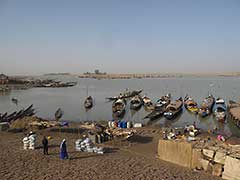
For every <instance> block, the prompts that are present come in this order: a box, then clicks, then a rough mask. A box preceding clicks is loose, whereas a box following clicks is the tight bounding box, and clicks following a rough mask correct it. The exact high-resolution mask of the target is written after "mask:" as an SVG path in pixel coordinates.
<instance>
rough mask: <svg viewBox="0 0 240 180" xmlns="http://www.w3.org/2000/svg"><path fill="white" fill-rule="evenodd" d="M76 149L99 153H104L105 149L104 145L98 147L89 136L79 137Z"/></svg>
mask: <svg viewBox="0 0 240 180" xmlns="http://www.w3.org/2000/svg"><path fill="white" fill-rule="evenodd" d="M75 145H76V150H77V151H82V152H89V153H97V154H103V153H104V150H103V148H102V147H96V146H94V144H93V143H92V141H91V140H90V139H89V138H86V139H84V140H83V139H78V140H77V141H76V142H75Z"/></svg>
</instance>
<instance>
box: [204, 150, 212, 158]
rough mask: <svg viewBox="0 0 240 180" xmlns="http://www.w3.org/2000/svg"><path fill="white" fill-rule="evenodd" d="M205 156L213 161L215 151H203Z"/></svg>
mask: <svg viewBox="0 0 240 180" xmlns="http://www.w3.org/2000/svg"><path fill="white" fill-rule="evenodd" d="M203 155H204V156H206V157H208V158H210V159H213V156H214V151H213V150H209V149H203Z"/></svg>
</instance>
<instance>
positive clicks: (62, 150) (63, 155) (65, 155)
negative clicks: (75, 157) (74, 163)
mask: <svg viewBox="0 0 240 180" xmlns="http://www.w3.org/2000/svg"><path fill="white" fill-rule="evenodd" d="M60 158H61V159H68V153H67V145H66V140H65V139H63V141H62V143H61V145H60Z"/></svg>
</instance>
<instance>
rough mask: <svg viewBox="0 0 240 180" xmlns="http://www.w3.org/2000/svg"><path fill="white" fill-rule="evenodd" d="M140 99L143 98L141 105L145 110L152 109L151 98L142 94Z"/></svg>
mask: <svg viewBox="0 0 240 180" xmlns="http://www.w3.org/2000/svg"><path fill="white" fill-rule="evenodd" d="M142 100H143V105H144V107H145V109H146V110H154V105H153V102H152V101H151V99H150V98H149V97H147V96H143V97H142Z"/></svg>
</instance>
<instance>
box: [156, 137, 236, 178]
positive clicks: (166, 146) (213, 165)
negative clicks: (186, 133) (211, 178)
mask: <svg viewBox="0 0 240 180" xmlns="http://www.w3.org/2000/svg"><path fill="white" fill-rule="evenodd" d="M158 156H159V158H160V159H161V160H164V161H168V162H171V163H174V164H177V165H180V166H184V167H188V168H191V169H198V170H204V171H207V172H209V173H211V174H212V175H215V176H219V177H222V178H224V179H227V180H240V145H235V146H230V145H228V146H226V147H225V148H222V147H221V148H220V146H219V147H218V146H202V148H199V147H198V148H196V147H195V146H194V145H193V144H191V143H188V142H185V141H181V142H179V141H173V140H159V144H158Z"/></svg>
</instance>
